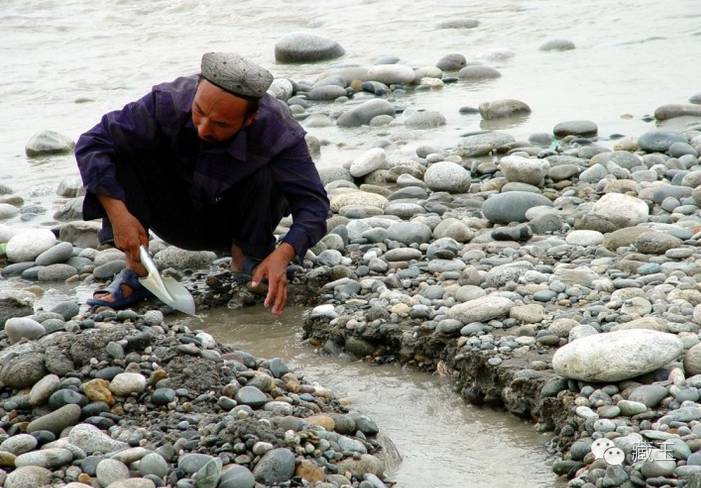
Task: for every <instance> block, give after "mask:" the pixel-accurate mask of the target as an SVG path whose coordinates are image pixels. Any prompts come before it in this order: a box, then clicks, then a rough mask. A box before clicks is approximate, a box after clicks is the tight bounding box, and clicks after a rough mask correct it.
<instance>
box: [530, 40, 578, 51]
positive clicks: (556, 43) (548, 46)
mask: <svg viewBox="0 0 701 488" xmlns="http://www.w3.org/2000/svg"><path fill="white" fill-rule="evenodd" d="M538 49H540V50H541V51H570V50H572V49H575V45H574V42H572V41H570V40H568V39H550V40H548V41H545V42H544V43H543V44H541V45H540V47H539V48H538Z"/></svg>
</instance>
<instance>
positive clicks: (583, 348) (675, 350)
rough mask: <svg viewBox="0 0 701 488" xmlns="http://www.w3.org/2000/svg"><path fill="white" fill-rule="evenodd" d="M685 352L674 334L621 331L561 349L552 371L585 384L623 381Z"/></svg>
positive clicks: (554, 359) (579, 340)
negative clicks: (589, 382)
mask: <svg viewBox="0 0 701 488" xmlns="http://www.w3.org/2000/svg"><path fill="white" fill-rule="evenodd" d="M682 350H683V344H682V342H681V340H680V339H679V338H678V337H677V336H676V335H673V334H667V333H664V332H658V331H653V330H645V329H630V330H621V331H616V332H609V333H606V334H597V335H592V336H588V337H582V338H580V339H577V340H575V341H573V342H570V343H569V344H567V345H565V346H563V347H561V348H560V349H558V350H557V352H556V353H555V355H554V356H553V369H554V370H555V372H557V373H558V374H559V375H561V376H564V377H566V378H573V379H578V380H582V381H592V382H610V381H621V380H625V379H630V378H634V377H636V376H639V375H641V374H645V373H649V372H650V371H654V370H655V369H658V368H660V367H662V366H664V365H666V364H667V363H669V362H670V361H672V360H674V359H675V358H677V357H678V356H679V355H680V354H681V352H682Z"/></svg>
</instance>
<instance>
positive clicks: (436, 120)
mask: <svg viewBox="0 0 701 488" xmlns="http://www.w3.org/2000/svg"><path fill="white" fill-rule="evenodd" d="M446 122H447V120H446V118H445V116H444V115H443V114H442V113H440V112H438V111H435V110H423V111H417V112H414V113H412V114H410V115H408V116H407V117H405V118H404V125H405V126H407V127H409V128H410V129H434V128H436V127H440V126H442V125H445V124H446Z"/></svg>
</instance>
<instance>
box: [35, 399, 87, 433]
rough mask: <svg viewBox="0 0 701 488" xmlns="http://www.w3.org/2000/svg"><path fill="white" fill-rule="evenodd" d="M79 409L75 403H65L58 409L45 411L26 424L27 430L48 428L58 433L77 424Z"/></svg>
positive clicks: (79, 414)
mask: <svg viewBox="0 0 701 488" xmlns="http://www.w3.org/2000/svg"><path fill="white" fill-rule="evenodd" d="M80 416H81V410H80V406H79V405H76V404H69V405H65V406H63V407H61V408H59V409H58V410H54V411H53V412H50V413H47V414H46V415H43V416H41V417H39V418H37V419H34V420H32V421H31V422H30V423H29V425H28V426H27V432H29V433H32V432H38V431H41V430H48V431H49V432H53V433H54V434H56V435H59V434H60V433H61V432H62V431H63V429H65V428H66V427H70V426H72V425H75V424H77V423H78V422H79V421H80Z"/></svg>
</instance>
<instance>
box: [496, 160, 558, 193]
mask: <svg viewBox="0 0 701 488" xmlns="http://www.w3.org/2000/svg"><path fill="white" fill-rule="evenodd" d="M549 168H550V163H548V162H547V161H546V160H544V159H536V158H524V157H522V156H515V155H514V156H505V157H503V158H501V160H500V161H499V169H500V170H501V172H502V173H504V177H505V178H506V179H507V180H508V181H510V182H518V183H526V184H529V185H533V186H540V185H542V184H543V179H544V178H545V175H546V174H547V172H548V169H549Z"/></svg>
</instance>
